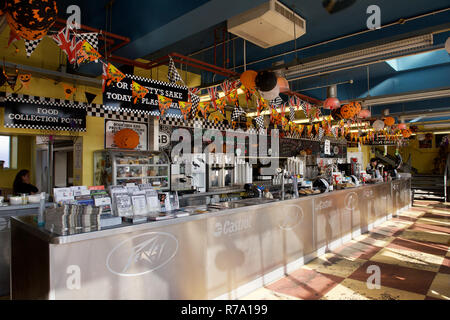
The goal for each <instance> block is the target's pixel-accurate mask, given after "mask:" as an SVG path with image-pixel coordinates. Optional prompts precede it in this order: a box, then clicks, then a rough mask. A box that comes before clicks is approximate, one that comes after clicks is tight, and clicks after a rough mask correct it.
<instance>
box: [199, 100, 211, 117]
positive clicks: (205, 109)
mask: <svg viewBox="0 0 450 320" xmlns="http://www.w3.org/2000/svg"><path fill="white" fill-rule="evenodd" d="M209 106H210V102H209V101H207V102H205V101H204V102H200V103H199V104H198V110H199V111H200V112H201V113H202V115H203V118H205V119H206V116H207V112H208V110H209Z"/></svg>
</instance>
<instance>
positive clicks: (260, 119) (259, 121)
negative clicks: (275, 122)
mask: <svg viewBox="0 0 450 320" xmlns="http://www.w3.org/2000/svg"><path fill="white" fill-rule="evenodd" d="M255 121H256V125H257V126H258V129H264V116H263V115H260V116H259V117H256V118H255Z"/></svg>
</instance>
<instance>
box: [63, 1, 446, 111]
mask: <svg viewBox="0 0 450 320" xmlns="http://www.w3.org/2000/svg"><path fill="white" fill-rule="evenodd" d="M109 2H110V1H109V0H108V1H107V0H96V1H92V0H90V1H87V0H78V1H73V0H59V1H58V6H59V9H60V10H59V11H60V16H61V17H64V18H66V17H67V15H66V14H65V8H66V7H67V6H68V5H71V4H78V5H79V6H80V7H81V11H82V23H83V24H85V25H89V26H92V27H96V28H99V29H103V30H104V29H105V28H106V25H107V23H106V5H107V4H108V3H109ZM263 2H265V0H245V1H241V0H228V1H223V0H209V1H207V0H189V1H183V0H178V1H175V0H165V1H159V0H150V1H149V0H146V1H140V0H114V1H113V5H112V15H111V26H112V28H111V30H108V31H111V32H113V33H116V34H119V35H122V36H126V37H129V38H130V39H131V43H130V44H128V45H127V46H126V47H124V48H121V49H119V50H118V51H117V52H115V53H114V54H116V55H119V56H123V57H126V58H131V59H136V58H147V59H154V58H157V57H161V56H163V55H166V54H168V53H170V52H179V53H181V54H184V55H189V54H192V53H194V52H196V51H199V50H202V49H204V48H207V47H210V46H213V45H214V30H215V29H218V28H221V27H226V21H227V19H229V18H231V17H233V16H235V15H237V14H239V13H241V12H244V11H247V10H250V9H252V8H254V7H255V6H257V5H259V4H261V3H263ZM281 2H282V3H283V4H285V5H286V6H288V7H289V8H291V9H293V10H295V11H296V12H297V13H298V14H299V15H300V16H302V17H303V18H305V19H306V21H307V33H306V34H305V35H304V36H302V37H300V38H299V39H297V41H296V42H294V41H291V42H288V43H285V44H281V45H279V46H276V47H272V48H269V49H262V48H260V47H258V46H255V45H253V44H251V43H248V42H247V48H246V49H247V56H246V59H247V63H250V65H249V66H248V68H250V69H254V70H262V69H265V68H270V67H272V66H273V63H274V62H277V61H280V60H283V61H284V62H285V63H289V62H292V61H293V60H294V59H295V58H298V59H305V58H312V57H315V56H317V55H330V54H331V55H332V54H333V51H335V50H340V49H343V48H348V47H351V46H356V45H361V44H365V43H370V42H373V41H380V40H381V41H383V40H384V39H388V38H391V37H396V36H399V37H406V36H413V35H415V34H420V33H425V32H430V30H435V29H441V28H443V27H447V28H450V11H445V12H441V13H438V14H434V15H429V16H426V17H421V18H419V19H415V20H411V21H407V22H406V23H404V24H395V25H393V26H388V27H386V28H382V29H380V30H375V31H370V32H365V33H363V34H360V35H355V36H351V37H348V38H345V39H342V40H339V41H333V42H331V43H328V44H325V45H320V46H315V47H313V48H310V49H306V50H301V51H299V52H298V53H297V54H286V55H283V56H280V57H276V58H273V59H268V60H266V61H262V62H259V63H253V62H255V61H259V60H261V59H266V58H268V57H272V56H274V55H282V54H284V53H286V52H289V51H291V50H293V49H294V48H295V47H297V48H304V47H307V46H311V45H315V44H318V43H321V42H323V41H327V40H331V39H335V38H338V37H343V36H347V35H350V34H353V33H357V32H361V31H365V30H367V26H366V21H367V18H368V16H369V15H368V14H367V13H366V9H367V7H368V6H369V5H378V6H379V7H380V8H381V20H382V21H381V23H382V25H386V24H391V23H394V22H397V21H399V19H408V18H412V17H416V16H419V15H422V14H426V13H430V12H433V11H437V10H441V9H445V8H448V7H449V6H450V1H449V0H432V1H427V0H396V1H392V0H358V1H356V3H355V4H354V5H352V6H351V7H349V8H347V9H344V10H342V11H340V12H337V13H335V14H329V13H328V12H327V11H326V10H325V9H324V8H323V7H322V1H319V0H317V1H304V0H281ZM220 35H221V34H220ZM449 36H450V33H449V32H447V33H444V34H437V35H435V37H434V42H435V44H436V46H440V48H442V47H443V43H445V41H446V40H447V38H448V37H449ZM226 37H227V39H232V38H234V37H235V36H234V35H232V34H228V33H227V34H226ZM243 43H244V41H243V40H242V39H236V40H234V41H230V42H229V43H228V45H227V47H226V58H227V59H226V60H227V61H226V65H225V67H227V68H230V69H232V68H234V67H238V68H236V71H237V72H242V71H243V68H242V67H239V66H242V65H243V61H244V59H243ZM222 49H223V48H222V46H219V47H218V48H217V55H216V57H214V50H212V49H210V50H206V51H203V52H202V53H200V54H196V55H194V56H193V57H194V58H197V59H200V60H203V61H205V62H209V63H214V60H215V59H216V60H217V64H218V65H219V66H222V63H223V60H224V59H223V56H222ZM188 70H189V71H194V72H195V71H198V70H195V69H188ZM198 72H200V71H198ZM449 74H450V57H449V56H448V54H447V53H446V52H445V51H442V50H441V51H437V52H433V53H429V54H426V55H422V56H416V57H409V58H403V59H398V60H397V61H393V62H391V63H390V64H389V63H378V64H374V65H371V66H370V87H371V95H372V96H375V95H386V94H395V93H403V92H409V91H415V90H421V89H422V90H424V89H433V88H440V87H450V76H448V75H449ZM350 79H352V80H354V84H345V85H341V86H339V98H340V99H341V100H346V99H355V98H361V97H365V96H367V93H368V92H367V91H368V90H367V68H366V67H363V68H361V67H360V68H355V69H350V70H347V71H341V72H335V73H331V74H328V75H325V76H316V77H311V78H307V79H304V80H300V81H297V82H295V83H293V84H292V87H293V88H292V89H294V90H297V91H300V92H302V93H304V94H308V95H310V96H313V97H316V98H319V99H324V98H325V97H326V91H325V89H317V90H308V91H305V90H304V89H305V88H311V87H317V86H323V85H327V84H332V83H336V82H341V81H348V80H350ZM217 80H221V78H220V77H217V76H214V75H212V74H209V73H206V72H202V82H203V84H208V83H211V82H215V81H217ZM441 104H442V105H445V104H447V105H446V107H450V101H448V100H447V101H446V102H442V103H441Z"/></svg>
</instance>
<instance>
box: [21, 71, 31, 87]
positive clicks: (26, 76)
mask: <svg viewBox="0 0 450 320" xmlns="http://www.w3.org/2000/svg"><path fill="white" fill-rule="evenodd" d="M19 80H20V83H22V86H23V87H24V88H25V89H29V85H30V81H31V74H30V73H22V74H20V75H19Z"/></svg>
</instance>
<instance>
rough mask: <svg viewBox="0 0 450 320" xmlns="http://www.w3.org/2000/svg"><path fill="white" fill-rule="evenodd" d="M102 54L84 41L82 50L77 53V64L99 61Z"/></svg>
mask: <svg viewBox="0 0 450 320" xmlns="http://www.w3.org/2000/svg"><path fill="white" fill-rule="evenodd" d="M101 57H102V56H101V54H100V53H98V51H97V50H95V49H94V47H93V46H92V45H91V44H90V43H89V42H87V41H83V44H82V46H81V48H80V50H79V51H78V53H77V64H78V65H80V64H82V63H85V62H86V63H89V62H94V61H98V59H100V58H101Z"/></svg>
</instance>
